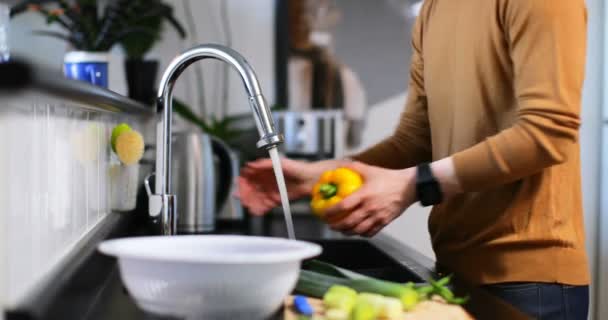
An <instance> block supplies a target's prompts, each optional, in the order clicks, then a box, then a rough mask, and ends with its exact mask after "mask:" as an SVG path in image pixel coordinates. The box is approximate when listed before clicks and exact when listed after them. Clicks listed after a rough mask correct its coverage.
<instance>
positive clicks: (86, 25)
mask: <svg viewBox="0 0 608 320" xmlns="http://www.w3.org/2000/svg"><path fill="white" fill-rule="evenodd" d="M137 2H139V1H132V0H115V1H106V3H107V4H106V5H105V6H100V5H99V4H98V1H97V0H72V1H69V0H25V1H22V2H20V3H18V4H17V5H15V6H14V7H13V8H12V9H11V16H12V17H14V16H16V15H18V14H20V13H23V12H28V11H32V12H36V13H39V14H40V15H42V16H43V17H44V18H45V19H46V21H47V23H48V24H56V25H59V26H61V27H62V28H63V29H64V30H65V32H57V31H49V30H40V31H36V34H39V35H45V36H50V37H55V38H58V39H61V40H64V41H66V42H68V43H69V44H70V46H71V48H72V50H73V51H71V52H68V53H67V54H66V56H65V65H64V71H65V74H66V76H67V77H68V78H74V79H78V80H84V81H88V82H91V83H93V84H97V85H100V86H104V87H107V80H108V78H107V77H108V71H107V69H108V66H107V63H108V53H107V52H108V51H109V50H110V49H111V48H112V47H113V46H114V45H116V44H117V43H119V42H120V41H121V40H123V39H124V38H125V37H127V36H130V35H135V34H138V35H146V36H148V35H152V34H154V30H151V29H148V28H146V27H144V26H141V25H138V22H139V21H140V20H145V19H147V18H148V17H149V16H151V15H158V12H159V8H158V7H157V6H146V7H145V8H142V7H141V6H140V7H137V9H138V10H141V11H139V12H138V13H137V18H134V17H135V15H134V13H133V12H134V11H133V8H134V6H135V5H136V3H137ZM100 12H103V13H102V14H101V15H100V14H99V13H100ZM162 15H172V11H171V10H170V8H169V10H167V9H166V8H163V11H162ZM171 17H172V16H171ZM172 19H173V20H174V18H172Z"/></svg>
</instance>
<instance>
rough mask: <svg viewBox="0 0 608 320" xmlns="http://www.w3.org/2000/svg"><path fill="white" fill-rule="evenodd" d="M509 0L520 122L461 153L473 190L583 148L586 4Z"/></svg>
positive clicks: (459, 161) (457, 160)
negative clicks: (580, 140) (580, 134)
mask: <svg viewBox="0 0 608 320" xmlns="http://www.w3.org/2000/svg"><path fill="white" fill-rule="evenodd" d="M508 3H509V5H508V7H507V9H506V11H505V14H504V17H503V20H504V21H503V25H504V29H505V33H506V37H507V41H508V44H509V48H510V55H511V60H512V63H513V76H514V90H515V95H516V99H517V118H516V121H515V122H514V124H513V125H512V126H511V127H510V128H507V129H505V130H503V131H501V132H499V133H498V134H497V135H495V136H492V137H489V138H487V139H485V140H484V141H483V142H480V143H478V144H477V145H474V146H472V147H470V148H468V149H465V150H463V151H461V152H459V153H456V154H455V155H454V156H453V160H454V165H455V169H456V175H457V176H458V178H459V180H460V183H461V184H462V186H463V188H464V190H465V191H478V190H481V189H484V188H488V187H492V186H496V185H500V184H504V183H508V182H511V181H515V180H517V179H520V178H523V177H526V176H529V175H532V174H535V173H537V172H539V171H541V170H542V169H544V168H546V167H549V166H552V165H557V164H561V163H564V162H566V161H568V157H569V156H570V155H575V154H576V150H577V148H578V143H577V140H578V128H579V125H580V119H579V114H580V103H581V93H582V84H583V78H584V69H585V47H586V22H587V17H586V8H585V5H584V3H583V1H581V0H551V1H547V0H522V1H508ZM573 160H574V159H573Z"/></svg>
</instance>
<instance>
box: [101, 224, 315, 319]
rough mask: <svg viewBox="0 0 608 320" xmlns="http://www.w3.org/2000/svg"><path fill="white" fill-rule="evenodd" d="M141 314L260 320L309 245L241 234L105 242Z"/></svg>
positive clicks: (293, 276) (286, 289) (289, 282)
mask: <svg viewBox="0 0 608 320" xmlns="http://www.w3.org/2000/svg"><path fill="white" fill-rule="evenodd" d="M99 250H100V251H101V252H103V253H104V254H107V255H112V256H116V257H118V264H119V267H120V275H121V278H122V281H123V282H124V284H125V286H126V287H127V290H128V291H129V293H130V294H131V296H132V297H133V298H134V299H135V301H136V303H137V304H138V305H139V307H141V308H142V309H144V310H145V311H148V312H151V313H154V314H159V315H168V316H177V317H184V318H187V319H250V320H255V319H265V318H267V317H268V316H270V315H271V314H272V313H273V312H275V311H276V310H277V309H278V308H279V307H280V305H281V303H282V301H283V300H284V298H285V296H286V295H288V294H289V293H290V292H291V290H293V287H294V286H295V283H296V281H297V278H298V273H299V270H300V262H301V261H302V260H303V259H306V258H311V257H314V256H316V255H318V254H319V253H321V247H319V246H318V245H316V244H312V243H308V242H303V241H292V240H286V239H281V238H264V237H247V236H174V237H169V236H157V237H137V238H125V239H117V240H109V241H105V242H103V243H102V244H100V246H99Z"/></svg>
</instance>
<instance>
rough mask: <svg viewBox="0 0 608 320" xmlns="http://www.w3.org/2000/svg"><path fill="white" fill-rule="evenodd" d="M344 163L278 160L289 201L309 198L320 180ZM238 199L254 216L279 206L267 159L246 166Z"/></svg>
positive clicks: (272, 175) (277, 194)
mask: <svg viewBox="0 0 608 320" xmlns="http://www.w3.org/2000/svg"><path fill="white" fill-rule="evenodd" d="M342 163H345V162H344V161H339V160H327V161H319V162H304V161H295V160H289V159H286V158H281V165H282V167H283V175H284V176H285V184H286V185H287V193H288V196H289V199H290V200H296V199H299V198H302V197H305V196H307V195H309V194H310V192H311V191H312V187H313V186H314V184H315V182H316V181H317V179H319V176H321V174H322V173H323V172H324V171H326V170H332V169H335V168H337V167H338V166H340V165H341V164H342ZM238 183H239V192H238V194H237V196H238V197H239V199H240V200H241V202H242V203H243V205H244V206H245V207H246V208H248V209H249V212H251V214H253V215H263V214H265V213H266V212H268V211H270V209H272V208H274V207H277V206H278V205H280V204H281V197H280V195H279V189H278V187H277V181H276V179H275V176H274V171H273V169H272V161H270V159H260V160H257V161H254V162H250V163H248V164H247V165H246V166H245V167H244V168H243V169H242V171H241V176H240V177H239V178H238Z"/></svg>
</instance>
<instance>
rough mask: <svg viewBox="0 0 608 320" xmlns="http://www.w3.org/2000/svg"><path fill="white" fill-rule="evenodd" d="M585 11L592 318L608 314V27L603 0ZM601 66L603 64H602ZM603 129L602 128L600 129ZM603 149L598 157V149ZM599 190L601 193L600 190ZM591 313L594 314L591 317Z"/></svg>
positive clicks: (585, 170) (584, 145) (585, 169)
mask: <svg viewBox="0 0 608 320" xmlns="http://www.w3.org/2000/svg"><path fill="white" fill-rule="evenodd" d="M587 9H588V14H589V26H588V37H587V38H588V41H587V42H588V43H587V75H586V79H585V90H584V96H583V116H582V117H583V119H582V120H583V125H582V127H581V158H582V175H583V199H584V207H585V224H586V227H587V230H586V231H587V249H588V252H589V259H590V262H591V267H592V272H593V276H594V277H593V284H592V298H593V299H592V309H591V311H592V312H591V316H592V319H593V318H594V319H598V320H600V319H603V318H605V316H606V315H607V314H608V305H606V304H605V303H600V302H601V301H603V302H605V301H607V300H608V277H607V276H606V274H608V246H607V245H606V244H607V243H608V236H607V235H606V232H607V231H608V216H606V213H605V212H606V209H607V208H608V206H607V205H608V203H605V204H604V205H603V206H601V207H600V201H606V196H604V197H602V196H601V195H602V194H605V191H603V190H606V189H605V186H604V187H602V188H603V189H600V178H601V176H602V175H604V177H605V178H604V179H603V181H608V180H607V179H608V171H607V169H608V168H606V165H605V164H603V163H604V161H605V159H606V156H608V148H606V147H604V148H601V147H600V146H602V145H605V142H606V141H607V140H605V139H604V141H603V142H604V143H602V138H601V137H602V135H601V130H602V129H601V128H602V121H603V120H602V118H603V116H605V113H604V112H603V109H604V108H606V106H605V102H606V101H608V100H606V99H607V98H608V95H607V94H608V93H606V90H605V84H606V83H607V82H606V80H607V78H606V76H607V75H608V66H606V65H605V60H606V59H605V55H606V52H608V51H607V50H606V45H607V44H608V41H606V39H607V37H608V32H607V31H608V28H607V25H606V22H605V21H604V18H605V17H606V14H607V11H606V10H607V9H608V8H607V7H605V5H604V1H603V0H587ZM602 66H603V67H602ZM604 130H605V129H604ZM602 151H603V152H604V153H605V156H604V158H603V159H604V160H603V161H600V160H601V155H600V152H602ZM600 192H601V193H600ZM593 316H594V317H593Z"/></svg>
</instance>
